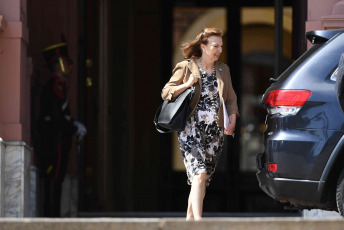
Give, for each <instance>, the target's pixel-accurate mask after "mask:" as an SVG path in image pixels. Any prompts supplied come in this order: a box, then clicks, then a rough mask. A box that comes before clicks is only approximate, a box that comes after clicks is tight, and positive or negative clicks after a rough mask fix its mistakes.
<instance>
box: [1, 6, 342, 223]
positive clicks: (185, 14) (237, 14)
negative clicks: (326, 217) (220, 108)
mask: <svg viewBox="0 0 344 230" xmlns="http://www.w3.org/2000/svg"><path fill="white" fill-rule="evenodd" d="M276 1H277V0H276ZM240 2H241V3H240V5H238V4H239V3H237V2H233V1H224V0H217V1H212V2H211V4H209V2H207V1H195V0H187V1H172V0H168V1H159V0H148V1H138V0H129V1H121V2H118V1H110V0H100V1H95V0H73V1H69V0H62V1H61V0H51V1H44V0H11V1H8V0H0V105H1V107H0V108H1V109H0V138H1V141H0V216H13V217H23V216H40V214H41V213H40V208H41V202H40V189H41V188H40V179H39V176H38V174H39V169H37V167H35V165H36V161H37V159H36V158H35V147H34V146H35V120H36V119H37V114H38V112H39V109H38V107H39V103H38V101H39V97H40V90H41V88H42V85H43V84H44V82H45V81H46V80H47V79H46V77H45V76H46V73H47V71H48V70H47V68H46V65H45V62H44V60H43V56H42V50H43V49H44V48H45V47H47V46H49V45H52V44H55V43H59V42H61V37H63V39H64V40H66V41H67V43H68V46H69V52H70V56H71V58H72V59H73V60H74V65H73V76H72V77H71V79H70V87H69V89H68V95H69V98H70V108H71V113H72V115H73V117H75V118H76V119H78V120H80V121H81V122H83V123H84V124H86V127H87V129H88V134H87V136H86V139H85V141H83V142H81V143H79V144H75V145H74V147H73V150H72V151H71V154H70V160H69V166H68V175H70V177H68V181H67V182H66V189H65V195H64V196H65V199H64V203H63V204H62V206H63V207H65V208H64V209H62V210H65V212H64V213H66V214H62V215H66V216H68V215H71V214H70V213H73V214H72V215H79V216H83V215H86V214H87V213H91V214H88V215H95V216H96V215H105V214H104V213H118V212H127V213H130V212H183V211H185V210H184V209H185V207H186V201H187V194H188V189H189V188H188V186H187V185H186V183H185V181H186V176H185V172H184V171H183V165H181V160H180V156H179V155H178V148H177V147H175V138H174V136H173V135H160V134H159V133H157V132H156V131H155V129H154V126H153V122H152V120H153V117H154V113H155V110H156V108H157V107H158V105H159V104H160V103H161V99H160V91H161V88H162V86H163V85H164V84H165V83H166V81H168V79H169V77H170V75H171V70H172V68H173V66H174V65H175V63H176V62H178V61H179V60H181V59H182V57H181V56H180V53H179V46H180V43H181V42H183V41H186V40H188V39H190V38H192V37H193V36H194V35H195V34H196V33H198V31H199V30H200V29H201V28H202V27H210V26H214V27H219V28H221V29H222V30H223V31H224V45H225V49H224V52H223V55H222V61H223V62H225V63H228V65H229V66H230V68H231V73H232V76H233V86H234V89H235V90H236V92H237V94H238V98H239V105H240V106H239V107H241V108H239V109H240V110H242V111H241V114H242V117H241V118H240V119H241V120H240V121H239V124H238V127H237V130H236V132H237V133H238V134H239V135H237V136H238V137H236V139H234V140H232V139H228V140H226V142H227V144H226V146H227V147H226V148H225V151H224V154H223V156H222V160H221V164H220V165H219V168H218V171H217V173H216V176H215V180H214V183H213V185H212V187H211V188H210V189H209V191H208V193H207V194H208V195H207V200H206V201H205V212H207V211H208V212H263V211H269V212H283V206H282V205H280V204H278V203H276V202H274V201H273V200H271V199H270V198H269V197H267V196H266V195H265V194H263V192H262V191H260V189H259V187H258V183H257V181H256V179H255V175H254V173H255V172H254V170H255V169H254V167H255V165H254V158H255V154H256V153H258V152H259V151H260V150H261V148H262V143H260V142H261V141H260V140H261V139H260V135H262V127H261V125H262V122H263V121H262V120H263V119H264V111H262V109H261V108H260V107H259V101H258V99H257V98H259V97H260V96H261V93H263V92H264V90H265V88H266V87H267V85H266V84H267V83H268V79H269V78H270V77H271V76H272V75H273V70H274V41H275V40H274V39H275V37H274V36H275V35H274V30H275V19H274V12H275V4H274V2H273V1H267V0H266V1H265V0H263V1H248V0H247V1H240ZM283 2H284V7H283V17H282V18H283V26H282V27H283V49H282V52H283V65H284V67H286V66H288V65H289V64H290V63H291V62H292V61H293V60H294V59H296V58H298V57H299V56H300V55H301V54H302V52H304V51H305V50H306V48H307V47H310V45H311V44H309V43H308V44H307V43H306V39H305V36H304V34H305V31H309V30H318V29H337V28H342V27H344V20H343V19H344V1H340V0H328V1H323V0H308V1H306V0H302V1H289V0H284V1H283ZM255 82H256V83H255ZM252 83H253V84H252ZM253 114H254V115H253ZM18 185H20V186H18ZM71 194H74V195H73V196H72V195H71ZM70 197H74V198H75V199H74V198H73V199H72V198H70ZM67 207H69V208H67ZM70 207H72V208H70ZM73 210H74V211H73ZM75 210H77V211H75ZM68 213H69V214H68ZM106 215H110V214H106ZM114 215H115V214H114Z"/></svg>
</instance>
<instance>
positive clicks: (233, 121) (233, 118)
mask: <svg viewBox="0 0 344 230" xmlns="http://www.w3.org/2000/svg"><path fill="white" fill-rule="evenodd" d="M229 120H230V123H229V125H228V127H227V128H225V131H224V133H225V134H226V135H231V136H232V137H234V130H235V124H236V114H231V115H230V116H229Z"/></svg>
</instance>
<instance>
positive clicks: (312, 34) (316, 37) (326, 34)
mask: <svg viewBox="0 0 344 230" xmlns="http://www.w3.org/2000/svg"><path fill="white" fill-rule="evenodd" d="M340 32H344V29H340V30H313V31H308V32H307V33H306V37H307V39H308V40H309V41H310V42H311V43H312V44H322V43H324V42H326V41H328V40H330V39H331V38H332V37H333V36H335V35H336V34H338V33H340Z"/></svg>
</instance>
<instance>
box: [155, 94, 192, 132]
mask: <svg viewBox="0 0 344 230" xmlns="http://www.w3.org/2000/svg"><path fill="white" fill-rule="evenodd" d="M194 92H195V87H190V88H188V89H186V90H185V91H184V92H183V93H181V94H180V95H179V96H178V97H177V98H175V99H173V100H170V101H169V100H165V101H164V102H163V103H162V104H161V105H160V106H159V108H158V110H157V111H156V113H155V116H154V124H155V128H156V130H158V132H160V133H169V132H173V131H183V130H184V129H185V125H186V119H187V117H186V116H187V114H188V110H189V104H190V102H191V100H192V97H193V95H194Z"/></svg>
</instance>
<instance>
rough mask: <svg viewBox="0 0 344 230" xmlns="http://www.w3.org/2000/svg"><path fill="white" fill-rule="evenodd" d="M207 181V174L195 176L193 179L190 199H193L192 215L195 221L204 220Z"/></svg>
mask: <svg viewBox="0 0 344 230" xmlns="http://www.w3.org/2000/svg"><path fill="white" fill-rule="evenodd" d="M206 179H207V174H206V173H201V174H199V175H195V176H194V177H193V179H192V185H191V191H190V198H191V208H192V213H193V216H194V218H195V220H200V219H202V210H203V199H204V196H205V182H206ZM190 198H189V200H190Z"/></svg>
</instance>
